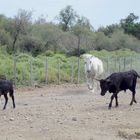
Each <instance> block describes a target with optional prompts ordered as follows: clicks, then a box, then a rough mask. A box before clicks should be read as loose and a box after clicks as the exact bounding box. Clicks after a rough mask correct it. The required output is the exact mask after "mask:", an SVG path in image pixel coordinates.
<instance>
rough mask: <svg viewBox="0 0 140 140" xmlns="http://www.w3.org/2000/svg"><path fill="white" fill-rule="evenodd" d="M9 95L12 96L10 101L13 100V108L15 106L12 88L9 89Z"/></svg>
mask: <svg viewBox="0 0 140 140" xmlns="http://www.w3.org/2000/svg"><path fill="white" fill-rule="evenodd" d="M9 93H10V97H11V98H12V101H13V108H15V99H14V91H13V90H10V92H9Z"/></svg>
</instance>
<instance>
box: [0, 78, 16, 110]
mask: <svg viewBox="0 0 140 140" xmlns="http://www.w3.org/2000/svg"><path fill="white" fill-rule="evenodd" d="M8 92H9V95H10V97H11V98H12V101H13V108H15V101H14V90H13V84H12V82H11V81H8V80H2V79H0V96H1V95H3V96H4V98H5V104H4V107H3V109H6V105H7V102H8V96H7V94H8Z"/></svg>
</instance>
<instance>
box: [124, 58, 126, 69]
mask: <svg viewBox="0 0 140 140" xmlns="http://www.w3.org/2000/svg"><path fill="white" fill-rule="evenodd" d="M125 65H126V58H125V57H124V71H125Z"/></svg>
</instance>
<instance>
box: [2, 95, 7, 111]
mask: <svg viewBox="0 0 140 140" xmlns="http://www.w3.org/2000/svg"><path fill="white" fill-rule="evenodd" d="M4 98H5V104H4V107H3V110H4V109H6V105H7V102H8V97H7V93H6V94H4Z"/></svg>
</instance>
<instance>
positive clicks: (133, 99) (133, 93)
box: [130, 91, 137, 105]
mask: <svg viewBox="0 0 140 140" xmlns="http://www.w3.org/2000/svg"><path fill="white" fill-rule="evenodd" d="M135 94H136V92H135V91H133V92H132V100H131V102H130V105H133V102H135V103H137V101H136V99H135Z"/></svg>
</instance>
